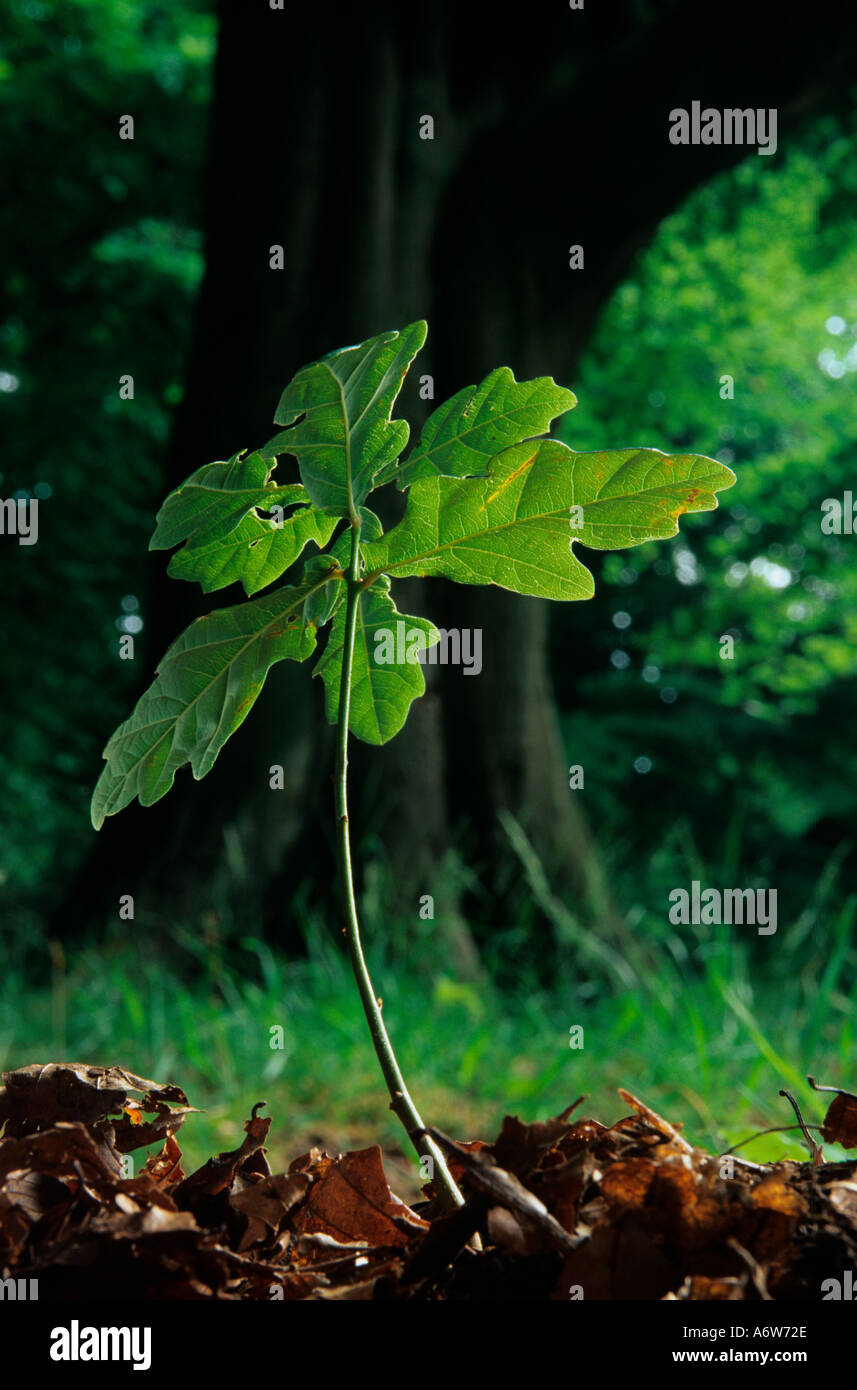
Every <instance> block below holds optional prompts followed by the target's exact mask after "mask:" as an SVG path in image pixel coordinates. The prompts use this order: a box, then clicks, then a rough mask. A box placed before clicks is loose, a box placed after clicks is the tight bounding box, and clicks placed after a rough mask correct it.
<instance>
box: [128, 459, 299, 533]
mask: <svg viewBox="0 0 857 1390" xmlns="http://www.w3.org/2000/svg"><path fill="white" fill-rule="evenodd" d="M272 470H273V464H272V463H271V460H270V459H264V458H263V457H262V455H261V454H259V453H252V454H234V455H233V457H232V458H231V459H230V460H229V462H228V463H206V464H205V465H204V466H203V467H202V468H198V469H197V470H196V472H195V473H191V475H190V477H189V478H185V481H184V482H183V483H182V484H181V486H180V487H177V488H175V489H174V491H173V492H171V493H170V495H169V497H168V498H167V500H166V501H165V502H164V505H163V506H162V507H161V510H160V511H159V512H158V516H157V523H158V524H157V526H156V528H155V533H154V535H153V536H152V539H151V540H150V541H149V549H150V550H171V549H172V548H173V546H174V545H178V544H179V543H180V542H181V541H188V542H190V543H191V544H192V545H195V546H204V545H208V544H210V543H211V542H212V541H216V540H218V539H219V538H220V537H221V536H225V535H228V534H229V533H230V531H234V530H235V527H236V526H237V525H238V523H239V522H240V521H241V519H242V517H244V516H246V515H247V513H248V512H249V511H251V510H252V509H253V508H254V507H265V508H270V507H272V506H274V505H275V504H276V505H279V506H281V507H286V506H290V505H292V504H293V503H295V502H298V501H300V500H301V499H303V500H304V501H306V500H307V497H306V493H305V492H304V489H303V488H302V487H300V486H299V485H297V484H290V485H288V486H286V487H278V486H277V484H276V483H272V482H270V481H269V479H270V476H271V472H272Z"/></svg>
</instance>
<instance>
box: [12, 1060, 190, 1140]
mask: <svg viewBox="0 0 857 1390" xmlns="http://www.w3.org/2000/svg"><path fill="white" fill-rule="evenodd" d="M2 1080H3V1085H2V1086H0V1130H2V1129H3V1124H4V1122H5V1124H6V1130H5V1133H6V1135H7V1136H9V1137H13V1138H14V1137H20V1136H21V1135H24V1134H30V1133H33V1132H34V1131H35V1130H39V1129H43V1128H45V1127H46V1126H49V1125H53V1124H55V1123H56V1122H57V1121H58V1120H69V1121H78V1122H80V1123H81V1124H93V1123H94V1122H95V1121H96V1120H101V1119H103V1118H104V1117H105V1116H107V1115H114V1114H118V1112H119V1111H121V1110H122V1109H123V1107H124V1106H125V1104H126V1102H127V1100H128V1092H129V1091H135V1092H137V1093H139V1094H141V1095H143V1096H144V1097H149V1098H150V1099H152V1100H153V1101H161V1102H164V1103H166V1104H169V1103H175V1104H178V1105H182V1106H187V1103H188V1101H187V1096H186V1095H185V1093H184V1091H182V1090H180V1089H179V1087H178V1086H172V1085H167V1086H164V1085H161V1083H160V1082H159V1081H148V1080H146V1079H145V1078H144V1077H142V1076H136V1075H135V1074H134V1072H130V1071H126V1070H125V1068H124V1067H96V1066H89V1065H88V1064H86V1063H84V1062H48V1063H46V1064H45V1065H41V1064H36V1065H34V1066H29V1067H18V1068H17V1069H16V1070H15V1071H7V1072H3V1074H2ZM144 1108H146V1107H145V1106H144Z"/></svg>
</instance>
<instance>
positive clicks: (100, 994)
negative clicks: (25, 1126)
mask: <svg viewBox="0 0 857 1390" xmlns="http://www.w3.org/2000/svg"><path fill="white" fill-rule="evenodd" d="M517 848H518V850H519V853H521V855H522V857H523V858H524V860H525V862H526V856H527V853H528V849H527V846H526V844H525V842H521V843H519V844H518V845H517ZM528 872H529V874H530V880H531V889H532V903H533V910H535V904H536V903H538V905H539V906H540V908H541V910H542V911H543V912H544V913H546V914H547V915H548V917H549V918H550V919H551V920H552V923H553V929H554V934H555V939H556V941H557V943H558V945H559V948H560V953H559V958H560V960H561V961H562V962H563V964H562V965H561V968H560V969H559V970H558V971H557V972H556V973H555V975H554V976H553V979H552V983H551V986H550V988H545V987H543V986H541V987H540V986H539V985H537V984H536V983H535V980H534V978H532V977H531V975H528V973H527V971H526V969H525V967H523V966H522V967H521V977H520V984H519V987H518V988H517V990H516V991H515V992H514V993H509V992H501V991H500V990H499V989H498V988H497V986H496V985H494V984H492V983H491V981H490V978H489V979H486V980H482V981H480V982H478V983H476V982H473V981H468V980H462V979H456V978H455V977H454V975H453V973H452V971H451V969H450V967H449V965H448V960H449V952H448V951H446V950H445V949H444V946H443V943H442V942H441V943H440V944H438V940H437V938H435V937H434V936H433V927H434V924H423V923H421V924H420V926H419V929H418V928H416V927H415V926H414V924H413V923H412V924H410V925H408V924H397V926H396V928H395V930H393V931H389V930H388V931H387V932H386V939H388V940H392V941H395V942H397V943H399V944H398V946H397V949H396V950H395V951H390V950H384V949H383V948H382V947H381V946H380V945H379V944H378V943H379V942H380V941H381V940H382V939H383V938H382V931H381V923H380V921H379V920H378V918H377V915H375V916H371V915H370V918H369V920H368V921H367V922H366V924H365V934H366V937H367V940H368V942H369V949H368V955H369V958H370V965H371V968H372V972H373V978H374V980H375V984H376V988H377V989H378V991H379V993H380V994H381V995H382V997H383V1001H384V1006H383V1007H384V1016H385V1018H386V1020H387V1024H388V1027H389V1029H390V1031H391V1034H392V1037H393V1040H394V1043H395V1045H396V1047H397V1049H398V1053H399V1059H400V1062H401V1064H402V1068H403V1071H404V1074H405V1077H406V1079H407V1080H408V1083H409V1085H410V1086H411V1088H412V1091H413V1092H414V1094H415V1097H416V1099H417V1102H418V1104H419V1105H420V1107H421V1109H422V1112H423V1115H424V1118H425V1119H426V1120H427V1122H429V1123H433V1124H435V1125H438V1126H440V1127H441V1128H443V1129H445V1130H446V1131H447V1132H448V1133H451V1134H452V1135H454V1136H455V1137H456V1138H460V1139H470V1138H476V1137H481V1138H488V1139H490V1138H492V1137H493V1136H494V1134H495V1133H496V1131H497V1129H498V1127H499V1124H500V1121H501V1119H502V1116H503V1115H504V1114H506V1113H517V1114H520V1115H521V1117H522V1118H523V1119H527V1120H534V1119H538V1118H542V1119H544V1118H547V1117H548V1116H550V1115H553V1114H555V1113H557V1112H559V1111H560V1110H562V1109H563V1108H564V1107H565V1106H567V1105H568V1104H569V1103H570V1102H571V1101H572V1100H574V1099H575V1098H576V1097H577V1096H578V1095H580V1094H581V1093H583V1092H586V1093H587V1094H588V1097H589V1098H588V1100H587V1101H586V1102H585V1104H584V1105H583V1106H582V1107H581V1110H580V1112H579V1113H580V1114H586V1115H592V1116H594V1117H595V1118H597V1119H600V1120H602V1121H603V1122H611V1121H613V1120H615V1119H617V1118H618V1117H619V1116H620V1115H621V1114H624V1113H627V1110H628V1107H627V1105H626V1104H625V1103H624V1102H623V1101H622V1100H621V1099H620V1098H619V1097H618V1095H617V1094H616V1090H617V1088H618V1087H620V1086H622V1087H624V1088H625V1089H627V1090H630V1091H632V1092H633V1093H634V1094H635V1095H637V1096H639V1097H640V1099H642V1100H644V1101H645V1102H646V1103H647V1104H648V1105H650V1106H651V1107H652V1108H654V1109H656V1110H658V1111H660V1112H661V1113H662V1114H664V1115H665V1116H666V1117H667V1118H668V1119H670V1120H671V1121H672V1122H673V1123H682V1124H683V1126H684V1132H685V1134H686V1136H687V1137H688V1138H689V1139H691V1140H692V1141H693V1142H695V1143H697V1144H699V1145H701V1146H703V1147H705V1148H708V1149H710V1150H712V1151H716V1152H721V1151H723V1149H725V1148H726V1147H728V1146H730V1145H732V1144H734V1143H736V1142H738V1141H739V1140H742V1139H744V1138H746V1137H747V1135H749V1134H751V1133H752V1132H753V1131H754V1130H756V1129H762V1128H766V1127H768V1126H772V1125H779V1124H782V1125H787V1124H791V1123H792V1121H793V1116H792V1113H791V1109H790V1107H789V1105H788V1103H787V1102H786V1101H785V1100H784V1099H783V1098H781V1097H780V1096H779V1091H780V1088H781V1087H787V1088H788V1089H789V1090H791V1091H792V1092H793V1093H794V1094H795V1095H796V1097H797V1099H798V1101H799V1103H800V1104H801V1106H802V1109H803V1111H804V1115H805V1116H806V1118H807V1120H808V1121H810V1122H818V1121H819V1120H820V1119H821V1118H822V1117H823V1114H824V1109H825V1100H826V1099H829V1097H823V1096H818V1095H816V1094H814V1093H813V1092H812V1091H811V1089H810V1088H809V1087H808V1085H807V1083H806V1080H805V1077H806V1073H807V1072H811V1073H813V1074H814V1075H815V1076H816V1077H817V1078H818V1079H819V1080H820V1081H822V1082H824V1083H826V1084H841V1085H843V1086H844V1087H846V1088H848V1089H854V1087H855V1082H856V1081H857V1077H855V1075H854V1065H853V1013H854V1010H853V1001H852V1000H851V998H849V996H848V992H847V987H849V986H850V982H851V981H852V980H853V979H854V975H855V967H857V952H855V949H854V946H853V944H852V939H853V938H852V930H853V923H854V916H855V907H856V906H857V903H855V900H854V899H848V900H846V901H845V902H844V903H842V902H841V900H840V901H839V902H838V903H836V901H835V894H834V892H833V884H832V881H831V880H830V877H829V878H828V881H826V882H825V881H822V883H821V884H819V885H818V886H817V888H816V889H815V890H814V894H813V898H812V901H811V902H809V903H808V904H807V906H806V908H805V910H803V911H802V912H801V913H800V914H799V915H798V917H797V919H796V920H795V921H793V922H791V923H789V924H788V925H785V924H784V925H781V926H780V929H779V930H778V932H777V934H776V936H773V937H769V938H764V939H763V941H762V942H761V943H760V942H759V940H758V939H757V938H755V936H754V935H753V934H752V929H751V928H747V927H744V928H741V927H733V928H727V927H702V926H699V927H687V928H676V927H672V926H669V925H668V924H667V923H666V921H665V914H664V916H663V917H661V916H658V915H657V914H655V913H652V912H649V913H644V912H643V911H642V910H641V909H632V910H631V911H630V912H629V915H628V918H627V919H626V922H625V925H624V927H623V936H622V939H621V940H617V941H613V942H606V943H601V947H604V946H606V948H607V950H606V951H605V950H603V949H601V947H599V948H593V946H592V943H591V942H590V943H587V940H586V938H585V937H584V936H583V934H582V932H581V929H580V926H579V924H578V923H577V922H576V920H575V919H574V917H573V915H572V914H571V913H570V912H569V911H568V909H567V908H566V907H564V906H563V905H562V904H559V903H558V902H556V901H555V900H554V899H553V898H552V897H551V895H550V889H549V887H548V885H547V884H546V882H545V881H544V878H543V876H542V877H541V878H540V877H539V873H540V870H539V866H538V864H537V863H536V862H535V861H534V860H533V859H532V858H531V859H530V862H529V864H528ZM378 896H379V895H378V894H375V896H374V899H373V901H374V903H375V904H376V906H375V908H373V909H372V911H374V912H377V901H378ZM370 907H371V904H370ZM129 926H133V924H129ZM425 928H429V935H428V936H427V935H426V932H425ZM305 932H306V941H307V947H308V956H307V958H306V959H301V960H297V961H296V960H286V959H284V958H283V957H282V956H281V955H280V954H279V953H278V952H277V951H276V950H275V949H274V948H273V947H272V946H271V945H270V944H266V943H264V942H262V941H258V940H253V939H247V940H244V941H243V942H242V943H241V944H240V945H238V946H234V947H232V948H231V949H230V948H226V947H224V946H223V945H222V944H221V942H220V941H219V940H218V939H217V938H215V937H213V936H212V934H211V932H208V933H207V934H203V935H202V936H199V935H195V934H192V933H190V932H188V931H184V932H182V931H179V932H178V933H177V934H176V935H175V936H174V937H173V939H172V940H171V941H170V942H160V943H158V942H156V941H153V940H152V938H151V937H150V936H148V935H147V934H145V933H143V932H140V931H133V930H132V931H130V932H126V933H125V934H122V935H119V934H118V933H117V934H114V935H112V936H111V937H110V938H109V939H108V940H107V941H106V942H102V943H101V944H98V945H96V944H95V943H94V942H90V943H83V944H82V945H80V946H79V947H78V948H75V949H73V950H71V949H70V950H69V951H68V953H67V954H66V953H65V952H63V951H62V950H61V948H59V947H58V946H55V947H54V948H53V951H52V980H51V982H50V983H49V984H48V983H42V984H41V985H40V986H36V985H34V984H33V983H32V961H33V957H32V956H30V955H29V954H28V951H27V950H26V949H24V948H23V947H22V946H21V943H18V945H17V946H16V947H9V949H8V950H7V952H6V954H7V958H8V961H7V967H6V970H5V972H4V983H3V990H2V1001H0V1066H2V1068H3V1069H4V1070H5V1069H8V1068H11V1067H15V1066H21V1065H24V1064H26V1063H30V1062H36V1061H38V1062H45V1061H57V1060H72V1061H82V1062H91V1063H100V1064H105V1065H106V1064H114V1063H115V1064H120V1065H123V1066H125V1067H128V1068H130V1069H131V1070H134V1071H136V1072H138V1073H140V1074H142V1075H143V1076H148V1077H152V1078H154V1079H155V1080H157V1081H161V1082H167V1081H172V1082H175V1083H177V1084H179V1085H181V1086H182V1087H183V1088H184V1089H185V1090H186V1092H187V1093H188V1096H189V1098H190V1101H191V1104H193V1105H197V1106H200V1107H201V1108H202V1110H203V1113H202V1114H200V1115H198V1116H192V1117H190V1119H189V1120H188V1122H187V1124H186V1125H185V1127H184V1129H183V1131H182V1132H181V1135H180V1141H181V1144H182V1148H183V1149H184V1152H185V1155H186V1158H187V1163H186V1165H185V1166H186V1168H188V1166H189V1165H191V1166H196V1165H198V1164H199V1163H201V1162H202V1161H204V1159H205V1158H207V1157H208V1156H209V1154H211V1153H212V1152H216V1151H219V1150H222V1149H225V1148H232V1147H234V1146H236V1145H237V1144H238V1143H239V1142H240V1140H241V1138H242V1136H243V1121H244V1120H245V1119H246V1118H247V1116H248V1115H249V1112H250V1108H251V1106H252V1105H253V1104H254V1103H255V1102H256V1101H259V1100H265V1101H266V1102H267V1111H266V1112H265V1113H268V1114H270V1115H272V1116H273V1125H272V1129H271V1138H270V1157H271V1161H272V1163H273V1164H274V1166H276V1167H281V1166H283V1165H285V1164H286V1163H287V1162H288V1161H289V1160H290V1159H291V1158H292V1157H294V1156H296V1155H297V1154H298V1153H301V1152H303V1151H304V1150H305V1149H306V1148H308V1147H309V1146H310V1145H311V1144H312V1143H318V1144H320V1145H322V1146H324V1147H326V1148H327V1149H328V1151H338V1150H340V1149H345V1148H349V1147H351V1148H353V1147H360V1146H364V1145H367V1144H370V1143H375V1142H378V1143H381V1145H382V1146H383V1147H384V1149H385V1150H386V1151H387V1153H388V1155H389V1167H390V1171H391V1173H392V1177H393V1181H394V1185H395V1186H397V1187H398V1190H399V1191H401V1192H402V1194H403V1195H405V1196H409V1195H410V1196H412V1195H414V1193H415V1191H416V1180H417V1176H418V1173H417V1168H416V1164H415V1163H413V1162H412V1161H411V1160H410V1157H408V1159H407V1160H405V1159H402V1158H397V1157H396V1154H397V1153H398V1154H401V1153H402V1151H403V1150H402V1142H401V1136H400V1133H399V1130H398V1123H397V1122H396V1121H395V1120H394V1118H393V1116H392V1115H391V1113H390V1112H389V1110H388V1107H387V1098H386V1095H385V1093H384V1088H383V1085H382V1083H381V1080H380V1073H379V1071H378V1067H377V1063H376V1060H375V1056H374V1053H373V1051H372V1048H371V1044H370V1042H369V1039H368V1034H367V1031H366V1027H365V1024H364V1021H363V1017H362V1013H361V1010H360V1005H359V1002H358V999H357V995H356V990H355V988H354V985H353V982H352V979H351V976H350V971H349V966H348V962H347V958H346V956H345V953H344V950H343V949H341V946H340V943H341V937H340V936H339V935H338V934H336V933H331V932H329V931H326V930H325V928H324V926H323V924H321V923H320V922H318V921H315V920H313V919H312V918H311V917H310V918H309V919H308V920H307V923H306V928H305ZM526 935H527V928H526V923H524V924H523V925H522V927H521V929H520V933H513V932H506V933H504V934H500V936H499V937H498V941H497V943H496V945H495V948H494V953H495V955H496V956H497V957H498V958H499V957H502V956H503V955H504V954H506V955H510V954H517V953H518V952H519V951H520V953H521V956H522V957H523V958H525V950H526ZM432 942H434V950H433V948H432ZM435 954H436V957H437V958H436V959H434V958H433V956H434V955H435ZM611 958H612V960H613V963H612V964H611ZM616 960H621V962H622V964H621V969H620V971H618V972H617V969H616V968H615V961H616ZM574 1024H582V1025H583V1026H584V1029H585V1046H584V1048H583V1049H582V1050H572V1049H571V1048H570V1047H569V1028H570V1027H571V1026H572V1025H574ZM275 1026H279V1027H281V1028H282V1030H283V1044H284V1045H283V1048H282V1050H279V1049H272V1047H271V1045H270V1044H271V1029H272V1027H275ZM741 1152H742V1154H743V1155H744V1156H745V1157H749V1158H753V1159H755V1160H757V1161H761V1160H766V1159H774V1158H779V1157H792V1158H802V1157H806V1146H805V1144H804V1142H803V1140H802V1139H801V1138H800V1136H799V1135H798V1134H796V1133H794V1132H791V1133H784V1134H774V1135H768V1136H766V1137H765V1138H761V1139H757V1140H756V1141H755V1142H754V1143H753V1144H751V1145H748V1146H747V1147H745V1148H743V1149H742V1150H741ZM826 1153H827V1155H828V1157H830V1158H835V1157H837V1156H838V1157H842V1156H844V1155H842V1154H841V1153H838V1151H836V1150H834V1149H831V1148H826Z"/></svg>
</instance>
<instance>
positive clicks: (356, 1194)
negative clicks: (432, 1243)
mask: <svg viewBox="0 0 857 1390" xmlns="http://www.w3.org/2000/svg"><path fill="white" fill-rule="evenodd" d="M319 1166H320V1167H321V1169H322V1172H321V1175H320V1176H318V1177H317V1178H316V1179H315V1181H314V1182H313V1184H312V1187H311V1188H310V1191H309V1193H308V1195H307V1197H306V1200H305V1201H304V1202H303V1204H302V1206H301V1207H300V1208H299V1209H298V1212H297V1214H296V1216H295V1221H294V1228H295V1230H296V1231H297V1232H298V1233H299V1234H303V1233H305V1232H316V1231H320V1232H323V1233H325V1234H327V1235H331V1236H334V1237H335V1238H336V1239H337V1240H362V1241H367V1242H368V1243H369V1244H370V1245H373V1246H385V1247H387V1246H405V1245H407V1244H408V1241H409V1240H410V1239H412V1237H413V1236H414V1234H415V1233H416V1232H420V1231H427V1230H428V1222H427V1221H424V1220H423V1219H422V1217H420V1216H417V1214H416V1212H414V1211H412V1210H411V1208H410V1207H408V1206H406V1205H405V1203H404V1202H401V1201H400V1200H399V1198H398V1197H394V1196H393V1193H392V1192H391V1191H390V1189H389V1187H388V1186H387V1180H386V1178H385V1176H384V1168H383V1164H382V1162H381V1150H380V1148H379V1147H378V1145H377V1144H373V1145H372V1146H371V1148H368V1149H358V1150H356V1151H355V1152H354V1153H348V1154H343V1155H341V1156H340V1157H339V1158H332V1159H331V1158H328V1159H327V1160H326V1162H323V1161H322V1162H320V1164H319Z"/></svg>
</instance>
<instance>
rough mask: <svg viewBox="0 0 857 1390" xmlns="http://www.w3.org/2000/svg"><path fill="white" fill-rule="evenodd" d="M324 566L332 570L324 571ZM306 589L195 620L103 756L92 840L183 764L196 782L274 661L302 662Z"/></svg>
mask: <svg viewBox="0 0 857 1390" xmlns="http://www.w3.org/2000/svg"><path fill="white" fill-rule="evenodd" d="M331 563H332V562H331ZM326 582H327V581H326V579H325V573H324V572H323V571H320V570H317V571H316V572H315V573H313V575H312V576H311V577H310V578H308V579H307V580H306V581H305V582H304V583H302V584H300V585H298V586H296V587H290V586H284V587H283V588H282V589H278V590H277V591H276V592H275V593H273V594H269V595H266V596H265V597H264V598H259V599H254V600H253V601H252V602H251V603H242V604H238V605H237V606H236V607H234V608H221V609H219V610H218V611H217V612H215V613H209V614H207V615H206V616H205V617H203V618H197V619H196V621H195V622H193V623H191V625H190V627H189V628H187V629H186V631H185V632H183V633H182V635H181V637H179V638H178V640H177V641H175V642H174V643H173V644H172V646H171V647H170V648H169V650H168V651H167V653H166V655H165V656H164V657H163V658H162V660H161V662H160V665H159V666H158V671H157V678H156V680H155V681H154V682H153V683H152V685H150V686H149V689H148V690H147V691H146V692H145V694H144V695H142V696H141V698H140V699H139V700H138V702H137V705H136V706H135V708H134V711H133V713H132V714H131V716H130V717H129V718H128V719H126V720H125V722H124V723H123V724H120V726H119V728H118V729H117V730H116V732H115V733H114V735H113V737H112V738H111V739H110V742H109V743H108V744H107V747H106V748H105V750H104V757H105V758H106V760H107V767H106V768H104V770H103V771H102V773H101V776H100V778H99V780H98V784H97V785H96V788H95V792H94V793H93V797H92V823H93V825H94V826H95V828H96V830H97V829H99V828H100V826H101V825H102V824H103V822H104V819H105V817H106V816H112V815H115V813H116V812H117V811H121V809H122V807H123V806H127V805H128V803H129V802H131V801H133V800H134V797H135V796H137V797H139V799H140V802H141V804H142V805H143V806H151V805H152V804H153V802H155V801H158V800H159V799H160V798H161V797H162V796H165V795H166V793H167V792H168V791H169V789H170V787H171V786H172V784H173V778H174V777H175V774H176V771H177V770H178V768H180V767H181V766H182V765H183V764H184V763H187V762H189V763H190V765H191V768H192V769H193V775H194V777H195V778H196V779H197V780H199V779H200V778H201V777H204V776H205V774H206V773H207V772H208V771H209V770H210V769H211V767H212V765H213V763H214V761H215V759H216V757H217V755H218V753H219V752H220V750H221V748H222V747H223V745H224V744H225V742H226V740H227V739H228V738H229V737H230V735H231V734H233V733H234V732H235V730H236V729H237V728H238V726H239V725H240V724H241V723H242V722H243V721H244V719H245V718H246V716H247V714H248V713H249V711H250V709H251V708H252V706H253V704H254V702H255V700H256V697H257V695H258V694H259V691H260V690H261V689H262V686H263V685H264V682H265V677H266V675H267V673H268V671H269V669H270V667H271V666H273V665H274V663H275V662H277V661H283V660H284V659H285V658H291V659H292V660H294V661H305V660H306V658H307V657H308V656H310V655H311V654H312V652H313V650H314V648H315V644H316V634H315V623H314V622H311V621H308V620H307V616H306V612H305V605H306V603H307V600H308V599H310V598H311V597H312V595H313V594H314V593H315V592H316V591H317V590H319V589H320V588H322V587H323V586H324V585H325V583H326Z"/></svg>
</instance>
